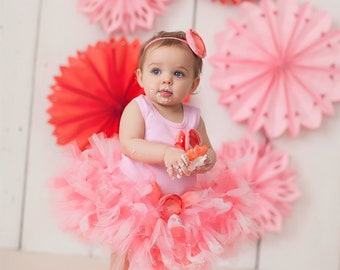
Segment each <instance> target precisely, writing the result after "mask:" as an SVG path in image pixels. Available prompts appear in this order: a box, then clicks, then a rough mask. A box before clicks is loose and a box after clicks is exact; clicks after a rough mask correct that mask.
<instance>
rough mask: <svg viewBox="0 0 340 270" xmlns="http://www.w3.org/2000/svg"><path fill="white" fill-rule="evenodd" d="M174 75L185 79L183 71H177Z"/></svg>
mask: <svg viewBox="0 0 340 270" xmlns="http://www.w3.org/2000/svg"><path fill="white" fill-rule="evenodd" d="M174 75H175V76H176V77H183V76H184V73H183V72H181V71H175V73H174Z"/></svg>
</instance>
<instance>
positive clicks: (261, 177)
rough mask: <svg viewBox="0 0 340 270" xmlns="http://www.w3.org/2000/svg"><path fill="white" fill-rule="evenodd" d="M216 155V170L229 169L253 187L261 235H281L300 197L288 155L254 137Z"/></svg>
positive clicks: (228, 144) (226, 146)
mask: <svg viewBox="0 0 340 270" xmlns="http://www.w3.org/2000/svg"><path fill="white" fill-rule="evenodd" d="M216 152H217V163H216V165H215V168H214V169H213V171H222V170H227V171H229V172H230V173H232V174H233V175H237V177H238V178H239V179H240V180H243V181H246V182H247V183H248V185H249V186H250V189H251V191H252V193H253V194H254V197H255V202H254V209H256V211H257V214H256V216H255V218H254V219H255V221H256V223H257V224H258V230H259V233H260V234H261V235H263V234H264V233H265V232H280V231H281V230H282V226H283V222H284V218H286V217H287V216H288V215H289V214H290V213H291V208H292V204H293V203H294V202H295V201H296V199H297V198H299V197H300V190H299V188H298V186H297V184H296V178H297V175H296V172H295V171H294V170H293V169H292V167H291V165H290V161H289V156H288V154H287V153H285V152H283V151H280V150H278V149H275V147H274V146H273V145H272V144H271V143H269V142H268V141H263V142H258V139H255V137H253V136H252V135H251V134H249V135H246V136H244V137H243V138H241V139H240V140H238V141H228V142H225V143H223V144H222V146H221V147H220V148H219V149H218V150H217V151H216Z"/></svg>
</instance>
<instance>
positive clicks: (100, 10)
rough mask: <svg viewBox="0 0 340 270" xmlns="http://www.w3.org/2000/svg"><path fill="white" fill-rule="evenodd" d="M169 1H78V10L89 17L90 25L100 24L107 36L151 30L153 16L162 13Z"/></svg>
mask: <svg viewBox="0 0 340 270" xmlns="http://www.w3.org/2000/svg"><path fill="white" fill-rule="evenodd" d="M170 1H171V0H128V1H127V0H78V10H79V11H80V12H82V13H85V14H87V15H89V16H90V22H91V23H97V22H100V24H101V26H102V28H103V29H104V31H105V32H106V33H108V34H112V33H114V32H119V31H121V32H123V33H125V34H128V33H132V32H134V31H135V30H136V29H137V28H142V29H151V27H152V25H153V22H154V19H155V16H156V15H160V14H163V13H164V10H165V6H166V4H168V3H169V2H170Z"/></svg>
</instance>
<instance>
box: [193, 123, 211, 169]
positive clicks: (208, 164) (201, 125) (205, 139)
mask: <svg viewBox="0 0 340 270" xmlns="http://www.w3.org/2000/svg"><path fill="white" fill-rule="evenodd" d="M197 131H198V133H199V134H200V137H201V140H202V145H206V146H207V147H208V151H207V153H206V155H207V158H206V159H205V161H204V164H203V165H202V166H200V167H198V168H196V169H195V171H194V172H195V173H205V172H207V171H209V170H210V169H211V168H212V167H213V166H214V165H215V163H216V153H215V151H214V149H213V148H212V145H211V143H210V140H209V137H208V134H207V131H206V128H205V124H204V121H203V119H202V118H201V120H200V123H199V126H198V129H197Z"/></svg>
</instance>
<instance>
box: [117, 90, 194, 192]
mask: <svg viewBox="0 0 340 270" xmlns="http://www.w3.org/2000/svg"><path fill="white" fill-rule="evenodd" d="M134 100H135V101H136V102H137V103H138V105H139V108H140V110H141V113H142V116H143V118H144V122H145V137H144V138H145V140H148V141H152V142H156V143H163V144H167V145H169V146H173V145H174V143H175V139H176V136H177V134H178V132H179V131H181V130H182V131H184V133H187V131H188V130H189V129H192V128H194V129H197V128H198V125H199V122H200V111H199V109H198V108H196V107H193V106H190V105H186V104H183V112H184V117H183V121H182V122H181V123H175V122H171V121H169V120H167V119H165V118H164V117H163V116H162V115H161V114H160V113H159V112H158V111H157V109H156V108H155V107H154V106H153V104H152V102H151V101H150V99H149V98H148V97H147V96H145V95H140V96H138V97H136V98H135V99H134ZM121 169H122V171H123V172H124V173H125V174H126V175H127V176H128V177H129V178H131V179H132V180H134V181H136V182H137V181H138V182H139V183H141V184H144V183H145V184H146V183H151V182H154V181H156V182H157V183H158V185H159V187H160V188H161V190H162V191H163V193H164V194H178V195H181V194H182V193H184V192H185V191H188V190H191V189H193V188H194V186H195V184H196V175H190V176H182V177H181V178H180V179H177V178H176V177H175V179H171V178H170V177H169V175H168V173H167V172H166V168H165V166H164V164H163V163H162V164H146V163H142V162H137V161H134V160H132V159H130V158H128V157H127V156H125V155H123V156H122V161H121ZM141 181H142V182H141Z"/></svg>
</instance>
